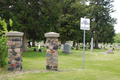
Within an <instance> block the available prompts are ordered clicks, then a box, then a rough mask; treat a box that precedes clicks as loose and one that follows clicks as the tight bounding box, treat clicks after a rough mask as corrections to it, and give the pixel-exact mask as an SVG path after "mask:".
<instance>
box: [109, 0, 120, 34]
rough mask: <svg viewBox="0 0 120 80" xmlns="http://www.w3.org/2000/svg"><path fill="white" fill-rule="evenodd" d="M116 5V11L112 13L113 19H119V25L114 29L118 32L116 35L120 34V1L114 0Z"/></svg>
mask: <svg viewBox="0 0 120 80" xmlns="http://www.w3.org/2000/svg"><path fill="white" fill-rule="evenodd" d="M112 4H113V5H114V9H115V10H116V11H115V12H114V13H112V14H111V15H112V17H115V18H117V24H115V25H114V26H115V27H114V29H115V30H116V31H115V33H120V0H114V2H113V3H112Z"/></svg>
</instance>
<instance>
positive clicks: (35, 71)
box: [0, 47, 120, 80]
mask: <svg viewBox="0 0 120 80" xmlns="http://www.w3.org/2000/svg"><path fill="white" fill-rule="evenodd" d="M33 48H34V47H32V48H30V49H29V51H28V52H23V63H22V64H23V71H20V72H18V71H16V72H15V71H13V72H11V71H7V67H5V68H3V69H0V71H1V74H0V79H3V80H10V79H11V80H120V52H119V51H117V52H115V51H114V54H100V52H107V49H106V50H101V49H94V52H93V53H92V52H90V50H89V49H88V50H87V51H85V65H84V69H83V53H82V52H83V49H82V48H81V49H80V50H71V51H72V54H63V53H62V50H60V49H59V53H58V54H59V56H58V71H48V70H46V49H45V47H44V48H42V49H43V52H34V51H33Z"/></svg>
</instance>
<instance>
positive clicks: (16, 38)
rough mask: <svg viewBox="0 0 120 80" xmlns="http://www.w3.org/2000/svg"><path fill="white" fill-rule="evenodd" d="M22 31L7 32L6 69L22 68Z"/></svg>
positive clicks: (18, 69)
mask: <svg viewBox="0 0 120 80" xmlns="http://www.w3.org/2000/svg"><path fill="white" fill-rule="evenodd" d="M23 34H24V33H22V32H17V31H13V32H7V33H6V36H7V37H8V41H7V45H8V70H10V71H20V70H22V36H23Z"/></svg>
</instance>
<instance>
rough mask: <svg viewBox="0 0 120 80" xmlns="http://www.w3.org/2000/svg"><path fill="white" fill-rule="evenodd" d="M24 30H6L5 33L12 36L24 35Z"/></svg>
mask: <svg viewBox="0 0 120 80" xmlns="http://www.w3.org/2000/svg"><path fill="white" fill-rule="evenodd" d="M23 34H24V33H23V32H18V31H13V32H6V33H5V35H6V36H12V37H17V36H18V37H22V36H23Z"/></svg>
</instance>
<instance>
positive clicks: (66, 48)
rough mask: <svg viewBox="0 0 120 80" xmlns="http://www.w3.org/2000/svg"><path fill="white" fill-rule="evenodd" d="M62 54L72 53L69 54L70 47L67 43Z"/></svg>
mask: <svg viewBox="0 0 120 80" xmlns="http://www.w3.org/2000/svg"><path fill="white" fill-rule="evenodd" d="M62 53H67V54H71V53H72V52H71V45H70V44H68V43H65V44H64V48H63V51H62Z"/></svg>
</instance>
